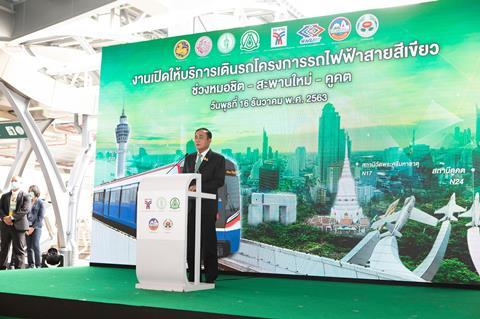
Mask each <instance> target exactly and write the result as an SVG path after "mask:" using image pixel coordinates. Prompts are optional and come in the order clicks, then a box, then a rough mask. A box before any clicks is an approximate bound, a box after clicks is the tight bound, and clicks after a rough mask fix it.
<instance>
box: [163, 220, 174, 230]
mask: <svg viewBox="0 0 480 319" xmlns="http://www.w3.org/2000/svg"><path fill="white" fill-rule="evenodd" d="M172 227H173V221H172V220H171V219H168V218H167V219H165V220H164V221H163V228H165V230H170V229H172Z"/></svg>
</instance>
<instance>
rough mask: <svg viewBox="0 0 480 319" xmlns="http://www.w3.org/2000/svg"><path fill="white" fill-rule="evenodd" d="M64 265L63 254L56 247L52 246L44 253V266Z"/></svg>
mask: <svg viewBox="0 0 480 319" xmlns="http://www.w3.org/2000/svg"><path fill="white" fill-rule="evenodd" d="M51 267H63V255H61V254H59V253H58V250H57V249H56V248H53V247H52V248H50V249H49V250H48V251H47V252H46V253H43V254H42V268H51Z"/></svg>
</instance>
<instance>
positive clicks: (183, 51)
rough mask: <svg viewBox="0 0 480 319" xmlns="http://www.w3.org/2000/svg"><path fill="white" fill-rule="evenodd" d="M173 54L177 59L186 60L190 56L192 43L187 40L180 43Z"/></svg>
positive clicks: (176, 45)
mask: <svg viewBox="0 0 480 319" xmlns="http://www.w3.org/2000/svg"><path fill="white" fill-rule="evenodd" d="M173 53H174V54H175V57H176V58H177V59H179V60H183V59H185V58H186V57H187V56H188V55H189V54H190V43H188V41H187V40H180V41H178V42H177V43H176V44H175V48H173Z"/></svg>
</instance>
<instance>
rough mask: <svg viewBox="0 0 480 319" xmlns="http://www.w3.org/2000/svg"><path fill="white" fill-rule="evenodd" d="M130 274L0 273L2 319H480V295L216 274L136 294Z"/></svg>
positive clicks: (77, 270)
mask: <svg viewBox="0 0 480 319" xmlns="http://www.w3.org/2000/svg"><path fill="white" fill-rule="evenodd" d="M135 283H136V277H135V270H134V269H125V268H105V267H72V268H58V269H52V268H49V269H48V268H45V269H25V270H12V271H1V272H0V315H2V316H8V317H16V318H22V317H27V318H32V317H33V318H202V319H208V318H245V317H260V318H309V319H311V318H329V319H335V318H338V319H347V318H388V319H395V318H418V319H420V318H435V319H441V318H445V319H453V318H455V319H462V318H478V316H479V314H480V310H479V309H480V308H479V306H478V305H479V301H480V290H475V289H451V288H438V287H412V286H399V285H381V284H371V283H355V282H334V281H323V280H299V279H288V278H268V277H267V278H266V277H247V276H237V275H221V276H220V277H219V278H218V281H217V288H216V289H215V290H209V291H198V292H191V293H172V292H159V291H146V290H137V289H135Z"/></svg>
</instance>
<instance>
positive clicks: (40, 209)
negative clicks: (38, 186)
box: [27, 198, 45, 228]
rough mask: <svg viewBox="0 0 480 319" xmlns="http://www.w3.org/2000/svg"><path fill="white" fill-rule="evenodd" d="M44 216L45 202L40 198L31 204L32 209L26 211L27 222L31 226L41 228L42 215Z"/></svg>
mask: <svg viewBox="0 0 480 319" xmlns="http://www.w3.org/2000/svg"><path fill="white" fill-rule="evenodd" d="M44 216H45V204H44V203H43V200H41V199H40V198H38V199H37V201H36V202H35V204H33V206H32V209H30V211H29V212H28V215H27V218H28V223H29V224H30V225H31V226H32V227H33V228H42V225H43V217H44Z"/></svg>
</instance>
